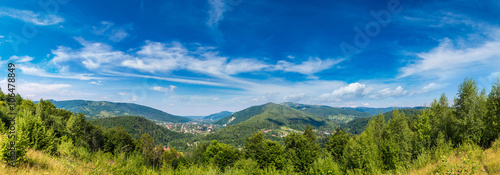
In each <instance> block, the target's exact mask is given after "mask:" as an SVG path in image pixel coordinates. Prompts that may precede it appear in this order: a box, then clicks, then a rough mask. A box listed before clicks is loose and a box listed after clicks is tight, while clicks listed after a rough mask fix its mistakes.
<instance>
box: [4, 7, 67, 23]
mask: <svg viewBox="0 0 500 175" xmlns="http://www.w3.org/2000/svg"><path fill="white" fill-rule="evenodd" d="M1 16H9V17H11V18H14V19H18V20H22V21H24V22H29V23H33V24H35V25H54V24H59V23H62V22H64V18H62V17H59V16H57V15H48V14H43V13H41V14H40V13H34V12H33V11H29V10H18V9H13V8H6V7H3V8H0V17H1Z"/></svg>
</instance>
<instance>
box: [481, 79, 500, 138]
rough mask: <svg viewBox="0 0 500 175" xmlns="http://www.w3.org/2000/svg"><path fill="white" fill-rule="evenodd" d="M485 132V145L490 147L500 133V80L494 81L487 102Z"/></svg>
mask: <svg viewBox="0 0 500 175" xmlns="http://www.w3.org/2000/svg"><path fill="white" fill-rule="evenodd" d="M486 109H487V113H486V115H485V118H484V121H485V133H484V135H483V139H482V141H483V144H482V145H483V146H484V147H489V146H490V145H491V143H492V142H493V141H494V140H495V139H496V138H498V137H499V134H500V81H497V82H496V83H494V84H493V85H492V87H491V92H490V94H489V95H488V99H487V102H486Z"/></svg>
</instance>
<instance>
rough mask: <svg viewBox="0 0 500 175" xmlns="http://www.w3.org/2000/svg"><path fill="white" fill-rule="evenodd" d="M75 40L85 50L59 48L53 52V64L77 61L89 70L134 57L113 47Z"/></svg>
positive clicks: (80, 39) (79, 39) (81, 39)
mask: <svg viewBox="0 0 500 175" xmlns="http://www.w3.org/2000/svg"><path fill="white" fill-rule="evenodd" d="M75 39H76V40H77V41H78V42H79V43H80V44H81V45H82V46H83V48H81V49H77V50H73V49H71V48H68V47H64V46H59V47H57V49H56V50H52V54H54V55H55V57H54V58H53V59H52V63H54V64H56V65H59V64H60V63H63V62H68V61H77V62H79V63H81V64H83V65H84V66H85V67H86V68H88V69H97V68H100V67H101V65H107V64H115V63H116V62H117V61H120V60H125V59H129V58H131V57H132V56H130V55H128V54H126V53H123V52H121V51H115V50H113V48H112V47H111V46H109V45H107V44H104V43H92V42H88V41H85V40H84V39H83V38H80V37H78V38H75ZM112 66H114V65H112Z"/></svg>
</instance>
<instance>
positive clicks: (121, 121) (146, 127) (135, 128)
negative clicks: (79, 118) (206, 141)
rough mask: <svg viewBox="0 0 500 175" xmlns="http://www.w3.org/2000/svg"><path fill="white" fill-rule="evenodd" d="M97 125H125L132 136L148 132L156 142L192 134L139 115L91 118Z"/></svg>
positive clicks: (111, 126)
mask: <svg viewBox="0 0 500 175" xmlns="http://www.w3.org/2000/svg"><path fill="white" fill-rule="evenodd" d="M90 122H91V123H93V124H95V125H99V124H100V125H101V126H102V127H103V128H113V127H117V126H121V127H123V128H124V129H125V130H126V131H127V132H128V133H129V134H130V135H131V136H132V137H134V138H135V139H140V137H141V135H142V134H144V133H148V134H149V135H151V137H153V139H154V141H155V143H157V144H160V143H161V144H163V145H167V144H168V142H170V141H172V140H174V139H182V138H185V137H188V136H190V135H187V134H182V133H178V132H174V131H170V130H168V129H167V128H165V127H163V126H160V125H158V124H156V123H154V122H152V121H150V120H148V119H146V118H143V117H138V116H119V117H106V118H99V119H93V120H90Z"/></svg>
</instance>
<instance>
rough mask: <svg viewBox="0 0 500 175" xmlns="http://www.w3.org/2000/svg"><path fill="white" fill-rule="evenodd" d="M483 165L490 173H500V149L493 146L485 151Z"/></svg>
mask: <svg viewBox="0 0 500 175" xmlns="http://www.w3.org/2000/svg"><path fill="white" fill-rule="evenodd" d="M483 166H484V169H485V171H486V172H487V173H488V174H500V149H499V148H496V149H495V148H491V149H487V150H486V151H484V159H483Z"/></svg>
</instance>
